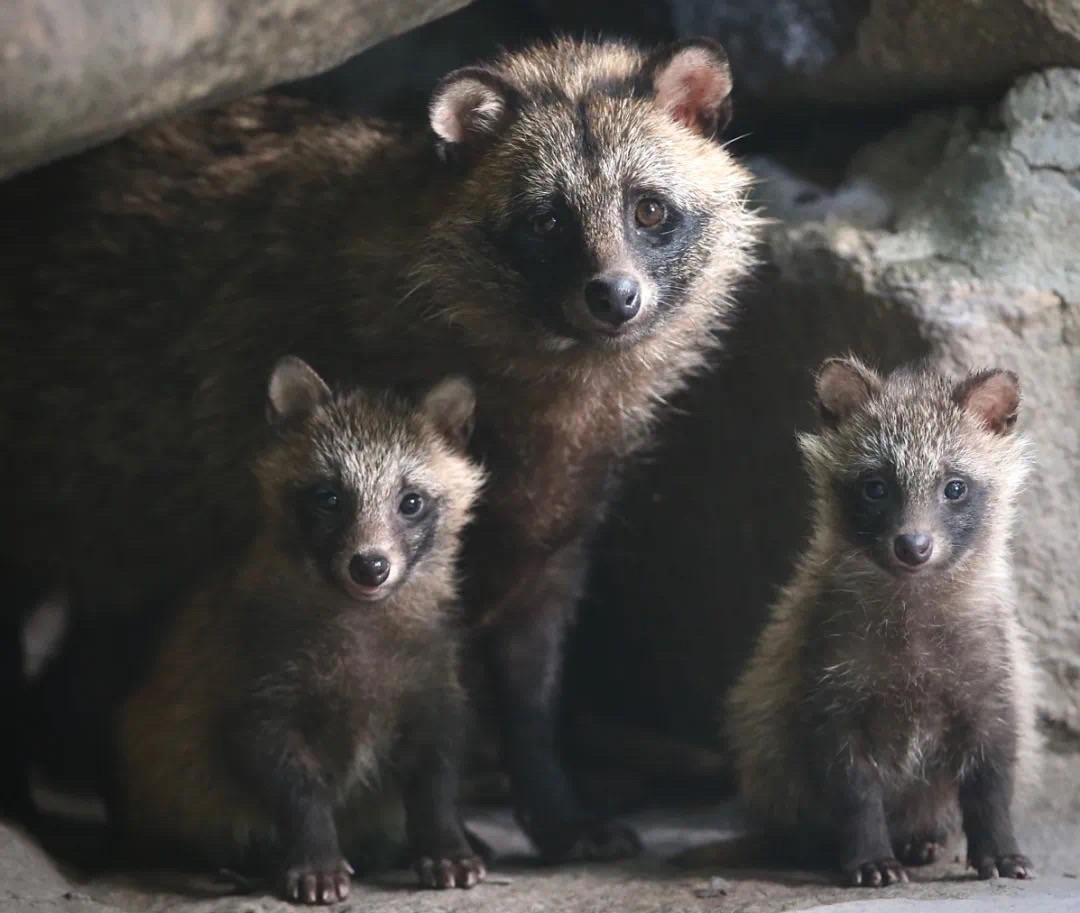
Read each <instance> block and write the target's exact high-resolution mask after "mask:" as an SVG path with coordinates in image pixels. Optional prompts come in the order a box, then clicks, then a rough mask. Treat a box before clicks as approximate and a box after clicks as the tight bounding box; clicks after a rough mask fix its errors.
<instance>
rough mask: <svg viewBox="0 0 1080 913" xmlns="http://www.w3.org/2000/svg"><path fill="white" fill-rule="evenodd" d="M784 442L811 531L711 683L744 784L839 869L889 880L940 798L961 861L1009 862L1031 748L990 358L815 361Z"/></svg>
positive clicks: (1009, 481) (800, 845) (1008, 448)
mask: <svg viewBox="0 0 1080 913" xmlns="http://www.w3.org/2000/svg"><path fill="white" fill-rule="evenodd" d="M817 399H818V404H819V409H820V413H821V419H822V425H823V427H822V429H821V431H820V432H819V433H818V434H807V435H803V436H801V437H800V439H799V445H800V447H801V449H802V452H803V455H804V457H805V460H806V463H807V466H808V469H809V472H810V475H811V478H812V482H813V489H814V510H815V515H814V525H813V534H812V538H811V541H810V543H809V546H808V547H807V550H806V552H805V553H804V555H803V556H802V558H801V559H800V561H799V563H798V566H797V569H796V571H795V576H794V579H793V581H792V582H791V583H790V584H789V585H788V586H787V587H786V589H784V590H783V592H782V594H781V596H780V598H779V600H778V602H777V604H776V605H775V606H774V608H773V613H772V618H771V621H770V622H769V624H768V626H767V627H766V629H765V631H764V633H763V635H762V637H761V640H760V642H759V643H758V646H757V650H756V652H755V653H754V654H753V656H752V658H751V660H750V662H749V665H748V668H747V669H746V671H745V673H744V674H743V676H742V678H741V679H740V681H739V682H738V683H737V684H736V686H735V687H734V688H733V689H732V692H731V695H730V698H729V707H728V720H729V725H730V735H731V740H732V745H733V747H734V751H735V754H736V768H737V774H738V780H739V784H740V787H741V791H742V793H743V796H744V798H745V800H746V802H747V804H748V806H749V808H750V809H751V811H752V812H753V813H754V814H755V815H756V817H757V818H758V820H759V822H760V823H761V824H762V825H763V827H764V835H765V837H766V838H767V839H768V840H769V841H770V843H771V842H772V841H773V840H775V841H776V843H777V845H778V846H779V847H783V848H784V849H785V850H788V849H796V852H800V851H801V852H800V854H802V853H807V854H808V853H809V852H810V851H811V849H813V850H816V851H818V852H820V851H821V850H822V848H825V852H826V853H827V854H828V855H829V856H830V858H831V859H833V860H835V862H836V863H837V864H838V865H839V867H840V868H841V869H842V871H843V874H844V877H845V879H846V880H847V882H848V883H849V884H851V885H863V886H874V887H876V886H879V885H888V884H893V883H895V882H898V881H904V880H906V879H907V874H906V872H905V870H904V867H903V866H904V864H907V865H919V864H924V863H928V862H931V861H933V860H934V859H935V858H936V857H937V856H938V854H939V853H940V852H941V850H942V845H943V843H944V841H945V839H946V836H947V834H948V832H949V831H950V830H951V828H952V826H953V825H954V824H955V822H956V816H957V815H956V813H957V811H959V813H960V819H961V821H962V826H963V831H964V834H965V835H966V837H967V858H968V862H969V864H970V865H971V866H972V867H974V869H975V870H976V871H977V872H978V874H979V877H980V878H993V877H995V876H998V875H1000V876H1003V877H1008V878H1028V877H1030V876H1031V875H1032V874H1033V870H1032V865H1031V862H1030V861H1029V860H1028V859H1027V858H1026V857H1025V856H1024V855H1023V854H1022V853H1021V852H1020V848H1019V846H1018V845H1017V841H1016V837H1015V836H1014V833H1013V825H1012V817H1011V805H1012V800H1013V793H1014V785H1015V784H1016V783H1017V782H1018V781H1024V780H1026V779H1028V778H1029V777H1030V774H1031V762H1032V761H1033V760H1034V710H1033V699H1032V693H1031V682H1032V669H1031V666H1030V661H1029V658H1028V655H1027V653H1026V649H1025V644H1024V638H1023V634H1022V631H1021V629H1020V626H1019V623H1018V621H1017V614H1016V603H1015V596H1014V591H1013V583H1012V572H1011V565H1010V554H1009V536H1010V530H1011V528H1012V525H1013V514H1014V512H1015V505H1016V500H1017V495H1018V491H1019V489H1020V485H1021V483H1022V481H1023V479H1024V475H1025V472H1026V469H1027V458H1026V447H1025V442H1024V440H1023V438H1022V437H1021V436H1020V435H1018V434H1016V433H1015V432H1014V430H1013V427H1014V423H1015V420H1016V416H1017V409H1018V407H1019V403H1020V389H1019V383H1018V380H1017V378H1016V376H1015V375H1014V374H1012V373H1011V372H1008V371H1000V370H989V371H981V372H977V373H972V374H969V375H968V376H967V377H965V378H964V379H962V380H960V381H954V380H951V379H948V378H946V377H944V376H942V375H941V374H938V373H936V372H933V371H931V370H924V369H919V370H913V369H900V370H898V371H896V372H894V373H892V374H891V375H889V376H888V377H886V378H882V377H880V376H879V375H878V374H876V373H875V372H874V371H872V370H871V369H869V368H867V367H866V366H865V365H863V364H862V363H861V362H859V361H857V360H855V359H853V358H844V359H830V360H828V361H826V362H825V363H824V365H823V366H822V368H821V370H820V373H819V375H818V378H817Z"/></svg>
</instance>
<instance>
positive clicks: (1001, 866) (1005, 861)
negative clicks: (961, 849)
mask: <svg viewBox="0 0 1080 913" xmlns="http://www.w3.org/2000/svg"><path fill="white" fill-rule="evenodd" d="M968 865H970V866H971V867H972V868H973V869H975V871H976V872H978V873H979V877H980V878H981V879H983V880H989V879H991V878H998V877H1001V878H1034V877H1035V869H1034V867H1033V866H1032V864H1031V860H1030V859H1028V858H1027V856H1023V855H1021V854H1020V853H1012V854H1010V855H1008V856H988V855H982V854H980V856H979V857H978V858H977V859H976V858H972V859H969V860H968Z"/></svg>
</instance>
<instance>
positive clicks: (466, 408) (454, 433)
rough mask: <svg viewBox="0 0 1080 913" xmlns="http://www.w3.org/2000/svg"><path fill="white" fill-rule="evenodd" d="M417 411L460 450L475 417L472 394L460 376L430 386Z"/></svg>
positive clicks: (469, 434) (463, 447)
mask: <svg viewBox="0 0 1080 913" xmlns="http://www.w3.org/2000/svg"><path fill="white" fill-rule="evenodd" d="M420 410H421V411H422V412H423V413H424V414H425V415H426V416H427V417H428V418H429V419H431V422H432V424H434V425H435V427H436V428H438V429H439V433H440V434H442V435H444V436H445V437H446V438H447V440H449V441H450V442H451V443H452V444H454V446H456V447H459V448H461V449H462V450H464V449H465V448H466V446H467V445H468V443H469V438H470V437H471V436H472V431H473V425H474V423H475V418H476V393H475V391H474V390H473V386H472V384H470V383H469V382H468V381H467V380H465V378H463V377H448V378H446V379H445V380H443V381H440V382H439V383H438V384H436V385H435V386H434V387H432V388H431V389H430V390H429V391H428V393H427V395H426V396H425V397H424V399H423V402H422V403H421V404H420Z"/></svg>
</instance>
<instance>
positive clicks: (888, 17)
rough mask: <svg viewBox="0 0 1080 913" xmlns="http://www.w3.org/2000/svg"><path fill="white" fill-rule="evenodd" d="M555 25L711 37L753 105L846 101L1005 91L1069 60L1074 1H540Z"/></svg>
mask: <svg viewBox="0 0 1080 913" xmlns="http://www.w3.org/2000/svg"><path fill="white" fill-rule="evenodd" d="M539 5H540V6H541V7H544V8H546V9H548V10H549V11H552V13H553V15H554V16H555V18H556V20H557V21H559V22H560V23H566V22H572V23H575V24H577V25H579V26H583V27H587V28H604V29H606V30H615V31H616V32H629V33H631V34H637V35H650V34H655V33H657V32H667V33H669V34H674V35H676V36H679V37H686V36H691V35H698V34H706V35H713V36H715V37H716V38H719V39H720V40H721V41H723V42H724V44H725V46H727V48H728V51H729V53H730V54H731V56H732V60H733V63H734V68H735V73H736V77H737V80H738V81H739V82H740V83H741V85H742V88H743V89H744V90H747V91H748V94H749V95H750V96H752V97H753V98H754V100H755V104H759V103H760V104H766V105H769V106H775V105H777V104H789V105H790V104H799V103H803V102H805V101H813V102H821V103H825V104H831V105H843V106H854V105H864V104H879V103H883V102H892V101H897V100H910V99H917V98H922V97H929V96H944V97H950V98H959V97H966V96H970V95H979V94H983V93H985V92H986V91H988V90H989V91H994V90H997V89H1001V88H1004V87H1005V86H1006V85H1007V84H1008V83H1009V82H1010V81H1011V80H1012V79H1014V78H1015V77H1017V76H1018V75H1020V74H1022V73H1025V72H1028V71H1030V70H1034V69H1043V68H1047V67H1054V66H1078V65H1080V2H1078V0H948V2H941V0H854V2H853V0H775V2H770V3H761V2H758V0H720V2H715V0H665V2H663V3H656V2H654V0H633V2H630V3H624V2H607V3H599V4H588V5H582V4H580V3H574V2H571V0H539Z"/></svg>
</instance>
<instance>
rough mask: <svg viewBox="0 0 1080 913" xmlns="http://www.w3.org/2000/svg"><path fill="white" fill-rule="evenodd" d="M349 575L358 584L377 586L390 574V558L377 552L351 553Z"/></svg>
mask: <svg viewBox="0 0 1080 913" xmlns="http://www.w3.org/2000/svg"><path fill="white" fill-rule="evenodd" d="M349 576H350V577H352V579H353V580H355V581H356V582H357V583H359V584H360V586H370V587H376V586H379V585H380V584H381V583H383V582H384V581H385V580H386V578H387V577H389V576H390V559H389V558H387V557H386V555H381V554H379V553H378V552H368V553H367V554H364V555H353V556H352V560H351V561H350V562H349Z"/></svg>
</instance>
